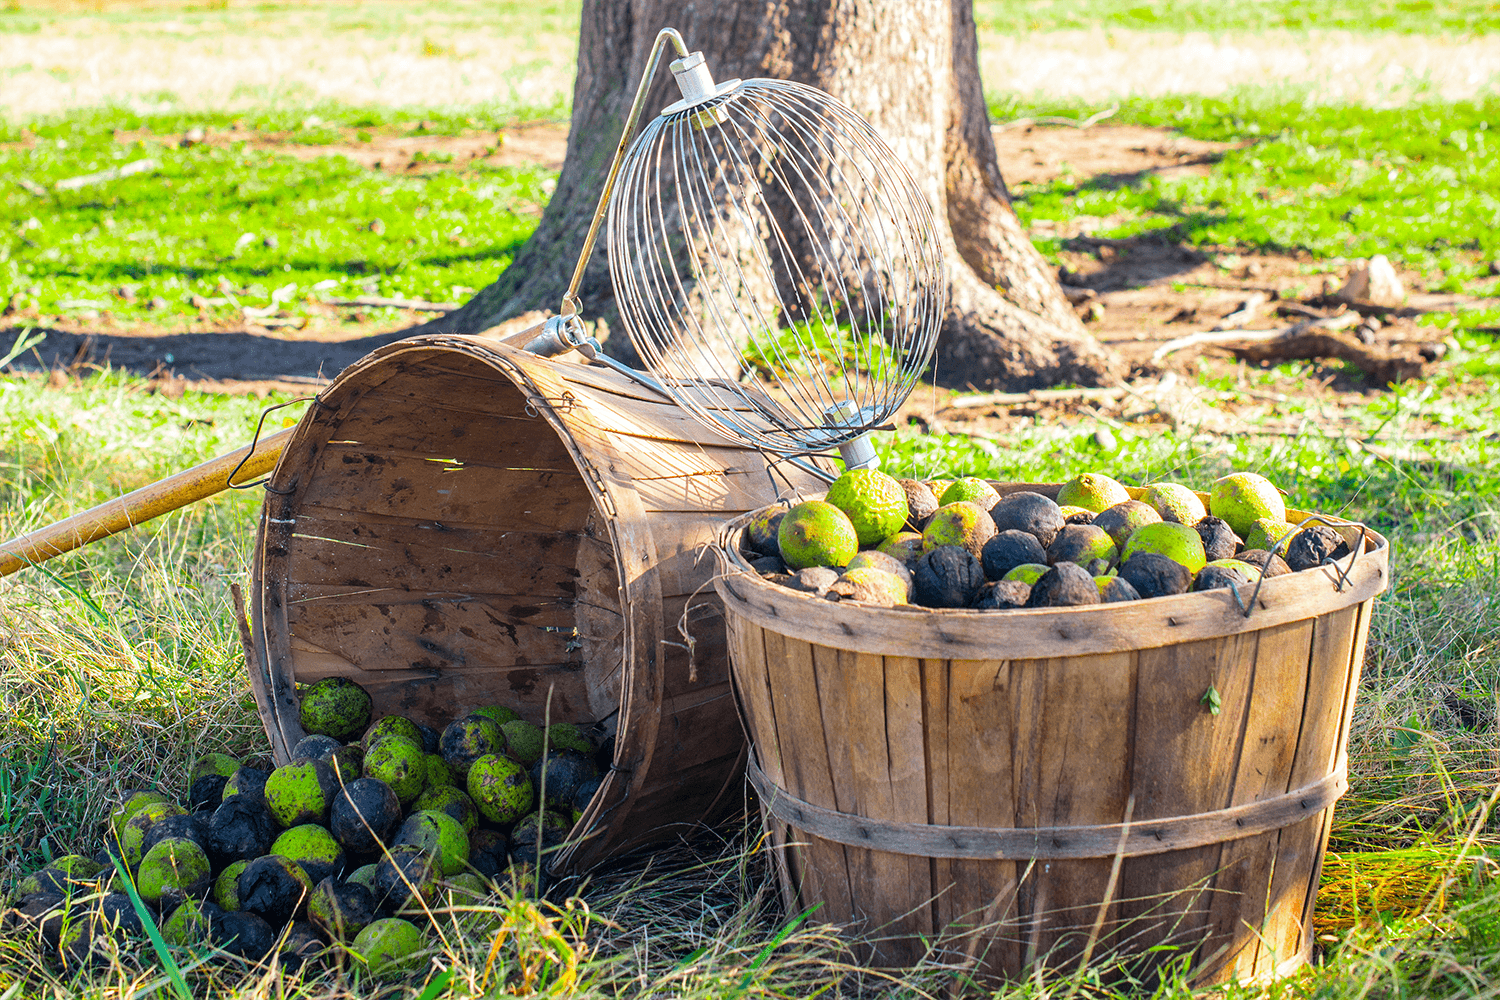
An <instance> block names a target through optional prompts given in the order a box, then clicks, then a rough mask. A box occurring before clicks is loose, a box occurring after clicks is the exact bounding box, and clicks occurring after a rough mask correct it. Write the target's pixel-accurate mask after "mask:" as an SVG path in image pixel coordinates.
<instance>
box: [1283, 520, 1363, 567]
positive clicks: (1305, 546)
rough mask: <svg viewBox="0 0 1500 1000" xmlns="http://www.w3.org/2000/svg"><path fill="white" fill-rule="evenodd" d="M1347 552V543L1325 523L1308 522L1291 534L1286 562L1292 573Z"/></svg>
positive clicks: (1345, 554)
mask: <svg viewBox="0 0 1500 1000" xmlns="http://www.w3.org/2000/svg"><path fill="white" fill-rule="evenodd" d="M1348 554H1349V543H1348V542H1346V541H1344V536H1343V535H1340V534H1339V533H1338V532H1337V531H1335V530H1334V529H1333V528H1330V527H1329V526H1328V525H1326V524H1309V525H1308V526H1307V527H1305V528H1303V529H1302V530H1301V531H1299V532H1297V533H1296V534H1295V535H1293V536H1292V541H1291V544H1289V545H1288V546H1287V549H1286V564H1287V566H1289V567H1290V568H1291V570H1292V572H1293V573H1298V572H1301V571H1302V570H1304V569H1312V568H1313V567H1314V566H1321V565H1323V563H1324V562H1325V561H1327V560H1330V559H1342V558H1343V557H1344V556H1347V555H1348Z"/></svg>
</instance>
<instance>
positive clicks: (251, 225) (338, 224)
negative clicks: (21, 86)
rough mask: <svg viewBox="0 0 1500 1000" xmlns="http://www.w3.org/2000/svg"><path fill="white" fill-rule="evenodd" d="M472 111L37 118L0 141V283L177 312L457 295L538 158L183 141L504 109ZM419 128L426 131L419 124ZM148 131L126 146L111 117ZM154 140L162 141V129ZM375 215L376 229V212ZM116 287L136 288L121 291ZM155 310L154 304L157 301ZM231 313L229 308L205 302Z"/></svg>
mask: <svg viewBox="0 0 1500 1000" xmlns="http://www.w3.org/2000/svg"><path fill="white" fill-rule="evenodd" d="M476 114H478V115H482V114H483V112H482V111H476V112H474V113H469V112H465V113H462V114H459V113H454V112H450V113H448V114H446V115H423V114H420V113H418V112H415V111H412V112H406V113H393V112H380V111H372V110H369V109H356V108H340V107H329V106H323V107H319V108H316V109H299V110H297V111H295V112H292V111H285V110H283V111H267V112H263V113H259V114H250V115H243V116H230V115H223V114H216V115H191V116H189V115H158V116H147V117H140V116H136V115H133V114H130V113H128V112H125V111H120V110H101V111H97V112H93V113H87V114H79V115H74V116H70V117H68V118H66V119H62V120H53V121H41V122H33V123H31V124H30V126H29V128H28V133H29V135H30V137H31V138H29V139H28V140H27V141H26V142H25V143H24V144H21V143H20V142H19V140H21V139H22V138H23V137H22V134H21V132H20V130H19V129H16V128H11V129H10V131H9V134H8V135H5V136H4V138H5V139H7V140H9V141H10V142H11V143H12V145H9V146H5V147H0V175H3V176H5V177H7V178H8V180H7V182H6V183H5V184H4V188H3V190H0V234H3V235H0V288H6V289H10V290H12V292H17V293H20V294H21V295H22V297H23V298H24V299H25V300H26V301H27V302H28V304H31V305H32V306H33V307H34V308H36V309H38V310H39V311H40V312H41V314H42V315H56V314H59V313H64V314H65V313H67V312H68V311H69V308H68V306H67V305H66V304H67V303H70V302H73V303H79V302H81V303H84V305H82V306H79V307H77V308H85V309H93V310H94V311H95V312H97V311H100V305H101V304H102V306H103V308H107V309H108V310H109V311H110V312H111V314H113V315H114V316H115V317H116V318H117V319H118V320H120V321H122V322H150V323H153V324H157V325H166V326H173V325H181V324H183V323H185V322H187V321H188V320H189V318H193V319H196V318H197V317H198V315H199V309H198V308H197V307H194V306H193V305H192V304H191V299H192V297H193V296H195V295H197V296H201V297H203V298H220V299H222V298H224V292H223V290H222V289H223V288H225V287H227V288H229V289H230V290H231V294H232V295H233V296H234V302H237V303H238V304H240V305H247V306H255V307H265V306H267V305H269V304H272V297H273V295H274V296H275V300H276V304H280V305H283V306H284V307H285V308H286V309H288V310H289V311H290V312H291V313H292V314H293V315H296V314H297V313H299V312H302V311H305V310H302V309H299V306H301V305H303V304H304V303H305V301H306V300H307V298H308V297H309V296H321V297H326V298H336V297H348V296H350V295H356V294H361V293H366V294H378V295H387V296H404V297H410V298H423V299H429V300H437V301H448V300H452V299H463V298H466V297H467V296H468V295H469V294H471V293H472V291H473V290H475V289H478V288H482V287H483V286H485V285H486V284H488V283H489V282H491V281H493V280H494V278H495V276H496V275H497V274H498V273H499V272H500V271H501V270H503V269H504V267H505V265H506V264H508V263H509V262H510V259H511V256H512V255H513V254H514V252H515V250H516V249H517V248H518V247H519V246H520V245H521V243H523V242H524V241H525V240H526V237H527V236H529V235H530V234H531V231H532V230H533V229H534V228H535V226H536V219H537V214H538V213H539V211H540V207H541V205H543V204H545V202H546V197H547V192H548V191H549V190H550V187H549V185H550V183H552V181H553V180H554V175H553V174H552V173H550V172H549V171H546V170H543V169H540V168H535V167H525V168H515V167H487V166H484V165H482V164H481V165H476V166H472V167H468V168H466V169H464V170H462V171H447V170H445V171H440V172H434V173H427V174H410V175H398V176H392V175H387V174H382V173H379V172H374V171H370V170H367V169H365V168H363V167H361V166H359V165H357V164H355V163H354V162H353V161H350V160H348V159H345V158H343V157H339V156H327V157H321V158H319V159H316V160H312V161H301V160H296V159H293V158H291V157H290V156H285V155H280V154H277V153H271V152H261V151H257V150H254V149H251V148H248V147H247V146H246V145H245V144H244V143H236V144H235V145H233V146H230V147H228V148H221V147H217V146H211V145H206V144H205V145H195V146H190V147H187V148H182V147H180V146H179V145H177V141H176V140H177V139H178V138H179V137H180V136H181V135H182V134H184V133H185V132H186V131H187V130H188V129H189V128H191V127H193V126H202V127H207V128H212V129H225V128H227V127H228V126H229V125H230V124H232V123H233V122H234V121H239V122H240V123H241V124H242V127H244V128H245V129H247V130H249V129H258V130H264V131H275V132H281V131H291V132H293V133H294V134H295V135H296V136H297V138H298V140H299V141H305V142H308V143H325V142H329V141H333V140H334V139H335V138H336V137H337V136H338V135H339V130H340V129H346V128H352V129H377V128H378V129H384V130H387V131H394V132H401V133H409V132H416V131H418V130H419V129H420V131H421V132H422V133H423V134H444V133H446V134H453V133H456V132H462V131H465V130H469V131H475V130H493V129H496V128H498V127H501V126H502V125H504V124H509V123H510V122H509V121H508V120H505V121H497V120H494V119H488V120H486V119H484V118H482V117H476ZM424 122H425V123H426V125H425V127H423V124H422V123H424ZM115 129H121V130H127V131H135V130H139V129H149V130H150V131H151V136H148V137H146V138H143V139H140V140H137V141H135V142H132V143H129V144H121V143H120V142H117V141H116V139H115V138H114V136H113V130H115ZM156 137H160V138H156ZM146 158H150V159H154V160H156V161H158V162H159V164H160V168H159V169H157V170H152V171H148V172H144V173H138V174H134V175H131V176H127V177H123V178H121V179H118V180H114V181H108V182H104V183H99V184H93V185H89V186H87V187H83V188H79V189H76V190H64V191H54V192H52V193H50V194H48V195H47V196H45V197H40V198H39V197H37V196H35V195H34V194H31V193H29V192H28V191H26V190H25V189H24V188H23V187H22V186H20V185H19V184H17V183H15V182H14V178H16V177H24V178H27V179H29V180H30V181H31V182H32V183H34V184H41V185H44V186H46V187H48V188H51V187H52V185H53V184H55V183H56V182H57V181H59V180H62V179H65V178H69V177H77V176H80V175H84V174H90V173H95V172H99V171H103V170H107V169H110V168H112V167H118V166H121V165H123V164H125V163H128V162H132V161H135V160H140V159H146ZM377 223H378V224H377ZM121 288H124V289H128V290H129V292H130V293H131V294H132V297H133V301H126V300H125V299H123V298H120V297H117V296H116V294H115V293H116V291H117V290H118V289H121ZM158 297H159V298H161V299H163V300H165V303H166V305H165V308H160V307H159V308H157V309H155V310H152V309H150V308H149V304H150V302H151V300H152V299H153V298H158ZM217 312H218V315H220V316H221V317H224V318H232V317H235V316H237V310H236V309H235V306H234V303H232V302H231V303H224V304H221V305H219V306H218V307H217Z"/></svg>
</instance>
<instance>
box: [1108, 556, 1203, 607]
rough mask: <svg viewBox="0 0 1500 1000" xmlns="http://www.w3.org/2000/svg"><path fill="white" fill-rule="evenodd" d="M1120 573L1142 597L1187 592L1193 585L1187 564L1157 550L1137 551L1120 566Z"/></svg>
mask: <svg viewBox="0 0 1500 1000" xmlns="http://www.w3.org/2000/svg"><path fill="white" fill-rule="evenodd" d="M1119 575H1120V578H1121V579H1123V580H1124V581H1125V582H1126V583H1128V584H1130V585H1131V586H1132V587H1134V588H1135V589H1136V592H1137V593H1138V594H1140V595H1141V596H1142V597H1166V596H1168V595H1170V594H1185V593H1187V589H1188V587H1190V586H1192V585H1193V574H1192V573H1191V572H1189V571H1188V568H1187V567H1186V566H1184V565H1183V564H1182V563H1180V562H1177V561H1175V560H1172V559H1168V558H1167V557H1166V556H1163V555H1158V554H1157V553H1155V552H1137V553H1136V554H1135V555H1133V556H1131V557H1130V558H1129V559H1127V560H1126V561H1125V562H1124V564H1122V565H1121V566H1120V573H1119Z"/></svg>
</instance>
